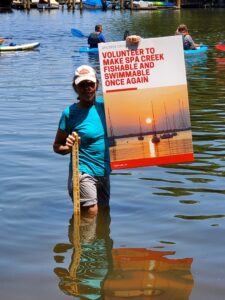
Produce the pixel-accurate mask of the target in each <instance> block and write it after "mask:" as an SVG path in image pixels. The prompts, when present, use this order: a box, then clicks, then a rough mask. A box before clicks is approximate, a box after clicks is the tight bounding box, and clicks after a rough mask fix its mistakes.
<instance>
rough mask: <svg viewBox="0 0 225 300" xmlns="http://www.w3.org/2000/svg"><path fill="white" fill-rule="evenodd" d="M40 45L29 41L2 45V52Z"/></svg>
mask: <svg viewBox="0 0 225 300" xmlns="http://www.w3.org/2000/svg"><path fill="white" fill-rule="evenodd" d="M39 45H40V43H38V42H35V43H29V44H19V45H15V44H12V43H11V44H9V45H0V52H3V51H23V50H32V49H35V48H37V47H38V46H39Z"/></svg>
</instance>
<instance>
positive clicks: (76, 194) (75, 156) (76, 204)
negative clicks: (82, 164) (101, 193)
mask: <svg viewBox="0 0 225 300" xmlns="http://www.w3.org/2000/svg"><path fill="white" fill-rule="evenodd" d="M72 170H73V209H74V215H80V180H79V142H78V135H77V134H76V136H75V143H74V145H73V148H72Z"/></svg>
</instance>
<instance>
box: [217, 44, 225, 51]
mask: <svg viewBox="0 0 225 300" xmlns="http://www.w3.org/2000/svg"><path fill="white" fill-rule="evenodd" d="M215 48H216V49H217V50H220V51H225V44H218V45H216V46H215Z"/></svg>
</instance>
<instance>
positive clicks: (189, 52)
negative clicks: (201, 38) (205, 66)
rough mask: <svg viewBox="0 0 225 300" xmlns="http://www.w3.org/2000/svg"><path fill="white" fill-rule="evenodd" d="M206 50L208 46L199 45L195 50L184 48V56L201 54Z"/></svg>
mask: <svg viewBox="0 0 225 300" xmlns="http://www.w3.org/2000/svg"><path fill="white" fill-rule="evenodd" d="M207 50H208V46H200V47H198V48H197V49H195V50H184V55H185V56H194V55H201V54H204V53H206V51H207Z"/></svg>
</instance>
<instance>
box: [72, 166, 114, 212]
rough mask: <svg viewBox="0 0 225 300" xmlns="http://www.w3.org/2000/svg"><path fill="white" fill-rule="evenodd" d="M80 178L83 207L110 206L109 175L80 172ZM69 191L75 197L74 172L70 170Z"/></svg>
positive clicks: (81, 203)
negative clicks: (92, 174)
mask: <svg viewBox="0 0 225 300" xmlns="http://www.w3.org/2000/svg"><path fill="white" fill-rule="evenodd" d="M79 179H80V205H81V207H85V206H86V207H87V206H92V205H95V204H98V205H99V206H109V198H110V180H109V175H107V176H91V175H89V174H86V173H82V172H80V173H79ZM68 191H69V194H70V197H71V198H73V184H72V174H71V172H69V178H68Z"/></svg>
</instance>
